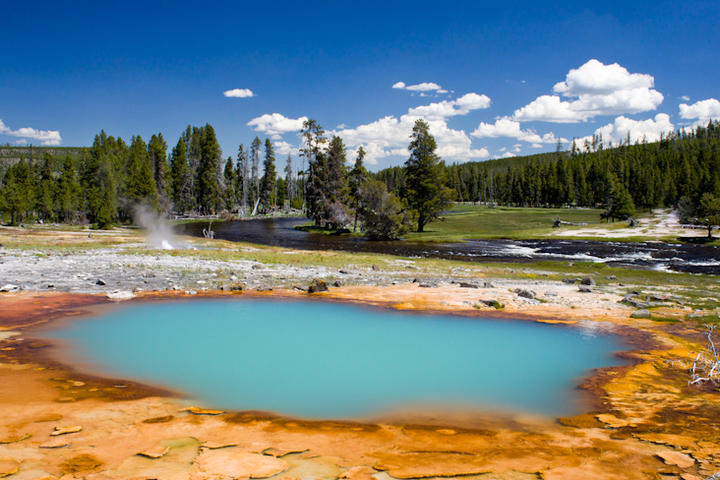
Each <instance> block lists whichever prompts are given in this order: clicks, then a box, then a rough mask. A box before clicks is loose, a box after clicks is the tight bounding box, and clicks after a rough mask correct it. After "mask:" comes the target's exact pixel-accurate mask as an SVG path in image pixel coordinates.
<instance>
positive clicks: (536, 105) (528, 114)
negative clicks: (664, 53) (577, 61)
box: [513, 59, 664, 123]
mask: <svg viewBox="0 0 720 480" xmlns="http://www.w3.org/2000/svg"><path fill="white" fill-rule="evenodd" d="M654 82H655V79H654V78H653V77H652V75H648V74H645V73H630V72H628V70H627V69H626V68H625V67H623V66H621V65H619V64H617V63H613V64H611V65H605V64H603V63H602V62H600V61H598V60H595V59H591V60H589V61H587V62H586V63H585V64H584V65H582V66H580V67H579V68H576V69H571V70H570V71H569V72H568V73H567V75H566V76H565V81H562V82H558V83H556V84H555V85H554V86H553V92H554V93H555V95H541V96H539V97H538V98H536V99H535V100H533V101H532V102H530V103H529V104H528V105H525V106H524V107H522V108H519V109H517V110H515V113H514V114H513V118H514V119H515V120H518V121H521V122H528V121H544V122H556V123H575V122H580V121H585V120H588V119H590V118H593V117H596V116H599V115H618V114H623V113H639V112H646V111H650V110H655V109H657V107H658V106H659V105H660V104H661V103H662V101H663V98H664V97H663V95H662V93H660V92H658V91H657V90H655V89H654V88H653V87H654ZM562 97H564V98H566V99H567V100H563V98H562Z"/></svg>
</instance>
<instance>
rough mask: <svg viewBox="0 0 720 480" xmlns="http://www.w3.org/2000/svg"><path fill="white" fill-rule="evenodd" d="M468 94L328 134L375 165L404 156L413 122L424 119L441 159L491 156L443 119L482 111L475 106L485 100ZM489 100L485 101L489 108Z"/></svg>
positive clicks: (465, 159) (471, 158)
mask: <svg viewBox="0 0 720 480" xmlns="http://www.w3.org/2000/svg"><path fill="white" fill-rule="evenodd" d="M469 95H470V94H469ZM471 95H473V96H471V97H468V95H465V96H464V97H461V98H465V97H467V98H465V99H464V100H463V101H462V102H460V103H457V101H452V102H439V103H442V104H443V105H441V106H437V104H431V105H424V106H422V107H417V108H411V109H410V110H408V113H407V114H405V115H401V116H400V117H399V118H398V117H395V116H394V115H388V116H385V117H382V118H380V119H378V120H375V121H374V122H370V123H367V124H363V125H358V126H357V127H355V128H343V129H339V130H336V131H333V132H330V133H331V134H334V135H338V136H340V137H342V139H343V140H344V141H345V143H346V144H347V145H348V147H350V148H352V149H353V150H354V149H357V147H359V146H361V145H362V147H363V148H364V149H365V151H366V152H367V156H366V161H367V163H368V164H371V165H375V164H377V161H378V159H380V158H385V157H389V156H394V155H398V156H407V155H408V153H409V152H408V150H407V146H408V144H409V143H410V135H411V133H412V128H413V126H414V124H415V121H416V120H418V119H420V118H424V119H425V120H426V121H427V123H428V125H429V127H430V133H431V134H432V135H433V136H434V137H435V140H436V142H437V146H438V148H437V154H438V155H440V157H442V158H444V159H446V160H450V161H457V162H465V161H469V160H473V159H482V158H487V157H489V156H490V153H489V152H488V150H487V149H486V148H480V149H476V148H472V140H471V139H470V137H468V135H467V134H466V133H465V132H464V131H463V130H455V129H452V128H450V127H449V126H448V125H447V122H446V120H445V118H446V117H448V116H452V115H460V114H462V113H458V112H461V111H465V110H467V111H470V110H472V109H474V108H481V107H478V105H481V104H485V103H486V102H485V100H479V97H485V96H484V95H476V94H471ZM475 96H476V97H478V98H475ZM485 98H487V97H485ZM458 100H460V99H458ZM489 100H490V99H489V98H488V99H487V104H488V105H489ZM446 103H447V104H446ZM433 105H436V106H433ZM423 107H427V108H423ZM482 108H486V107H482ZM465 113H467V112H465Z"/></svg>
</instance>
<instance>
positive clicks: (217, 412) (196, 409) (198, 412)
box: [180, 407, 225, 415]
mask: <svg viewBox="0 0 720 480" xmlns="http://www.w3.org/2000/svg"><path fill="white" fill-rule="evenodd" d="M180 411H181V412H188V413H192V414H193V415H222V414H223V413H225V410H212V409H209V408H200V407H187V408H183V409H181V410H180Z"/></svg>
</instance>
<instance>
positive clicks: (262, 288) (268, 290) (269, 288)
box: [255, 286, 272, 292]
mask: <svg viewBox="0 0 720 480" xmlns="http://www.w3.org/2000/svg"><path fill="white" fill-rule="evenodd" d="M255 291H256V292H272V287H264V286H260V287H257V288H256V289H255Z"/></svg>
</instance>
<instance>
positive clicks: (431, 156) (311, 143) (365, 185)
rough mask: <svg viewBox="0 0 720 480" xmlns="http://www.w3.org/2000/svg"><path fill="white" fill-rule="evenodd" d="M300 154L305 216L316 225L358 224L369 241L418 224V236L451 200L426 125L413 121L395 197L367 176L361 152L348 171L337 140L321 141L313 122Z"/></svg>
mask: <svg viewBox="0 0 720 480" xmlns="http://www.w3.org/2000/svg"><path fill="white" fill-rule="evenodd" d="M301 133H302V138H303V148H302V149H301V156H302V157H303V158H304V159H305V160H306V161H307V164H308V168H307V183H306V185H305V188H306V191H305V200H306V205H305V208H306V213H307V216H308V217H309V218H312V219H313V220H314V223H315V225H316V226H317V227H321V228H328V229H345V228H346V227H348V226H350V225H352V228H353V230H356V229H357V226H358V223H360V225H361V227H362V229H363V231H364V232H365V234H366V235H367V236H368V237H370V238H373V239H394V238H398V237H399V236H400V235H402V234H403V233H405V232H407V231H408V230H409V229H410V228H412V227H413V226H415V225H416V226H417V230H418V231H419V232H422V231H423V228H424V226H425V225H426V224H427V223H429V222H431V221H432V220H434V219H436V218H437V216H438V215H439V213H440V212H441V211H442V210H443V209H445V208H446V207H447V206H448V205H449V203H450V200H451V198H452V196H453V192H452V191H451V189H450V188H448V187H446V186H444V185H443V184H444V175H445V167H444V164H443V163H442V161H441V159H440V158H439V157H438V156H437V154H436V153H435V150H436V148H437V145H436V143H435V139H434V138H433V136H432V135H431V134H430V133H429V126H428V124H427V123H425V122H424V121H422V120H418V121H417V122H416V123H415V125H414V128H413V132H412V135H411V137H410V144H409V146H408V150H409V152H410V158H408V160H407V161H406V162H405V165H404V167H402V169H403V178H404V183H403V188H402V189H401V190H399V191H398V192H397V194H394V193H391V192H389V191H388V188H387V187H386V185H385V183H383V182H382V181H380V180H378V179H376V178H374V177H373V176H372V175H369V174H368V172H367V171H366V170H365V167H364V165H363V160H364V157H365V151H364V150H363V148H362V147H360V148H359V149H358V152H357V156H356V158H355V164H354V166H353V168H352V169H348V168H347V167H346V165H345V164H346V148H345V145H344V144H343V140H342V138H340V137H338V136H333V137H332V138H331V139H329V140H328V139H327V138H326V137H325V132H324V131H323V129H322V127H321V126H320V125H319V124H318V123H317V122H316V121H315V120H312V119H311V120H308V121H306V122H305V123H304V125H303V129H302V132H301Z"/></svg>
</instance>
